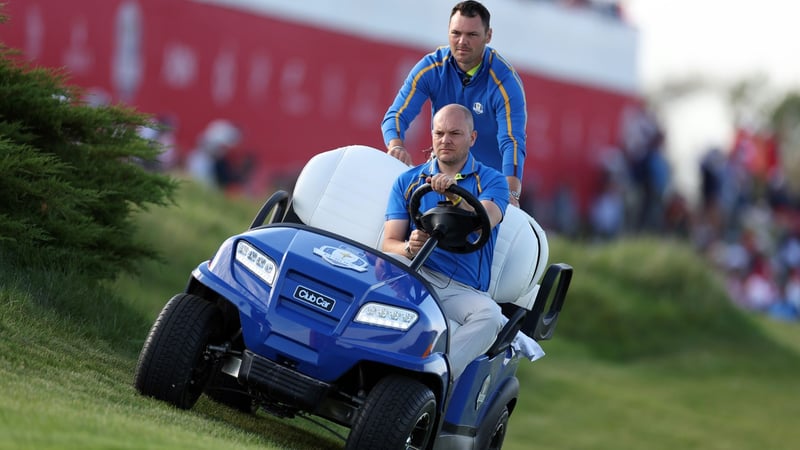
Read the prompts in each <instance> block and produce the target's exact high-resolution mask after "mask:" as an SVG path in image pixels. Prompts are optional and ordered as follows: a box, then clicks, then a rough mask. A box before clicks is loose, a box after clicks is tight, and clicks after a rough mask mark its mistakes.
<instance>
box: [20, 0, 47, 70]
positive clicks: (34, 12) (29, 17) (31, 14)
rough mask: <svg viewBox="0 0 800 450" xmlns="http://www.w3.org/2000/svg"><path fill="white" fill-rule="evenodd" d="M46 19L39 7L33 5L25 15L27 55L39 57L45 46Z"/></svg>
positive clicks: (34, 57) (33, 57)
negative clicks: (43, 17)
mask: <svg viewBox="0 0 800 450" xmlns="http://www.w3.org/2000/svg"><path fill="white" fill-rule="evenodd" d="M44 38H45V36H44V20H43V19H42V12H41V11H40V10H39V7H38V6H36V5H33V7H32V8H31V9H29V10H28V11H27V14H26V15H25V47H24V48H25V55H26V56H27V57H28V58H30V59H39V57H41V54H42V49H43V48H44Z"/></svg>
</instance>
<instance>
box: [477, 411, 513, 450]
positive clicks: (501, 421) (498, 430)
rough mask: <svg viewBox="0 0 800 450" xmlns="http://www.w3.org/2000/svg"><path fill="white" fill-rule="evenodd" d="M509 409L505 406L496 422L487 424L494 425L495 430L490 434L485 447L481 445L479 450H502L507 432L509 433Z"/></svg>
mask: <svg viewBox="0 0 800 450" xmlns="http://www.w3.org/2000/svg"><path fill="white" fill-rule="evenodd" d="M509 415H510V414H509V413H508V407H507V406H504V407H503V409H502V410H501V411H500V415H498V416H497V418H496V419H495V420H494V421H491V422H487V423H491V424H493V430H492V432H491V433H489V434H488V436H489V439H488V442H486V443H485V445H480V446H479V448H485V449H488V450H500V449H501V448H503V441H505V439H506V432H507V431H508V418H509Z"/></svg>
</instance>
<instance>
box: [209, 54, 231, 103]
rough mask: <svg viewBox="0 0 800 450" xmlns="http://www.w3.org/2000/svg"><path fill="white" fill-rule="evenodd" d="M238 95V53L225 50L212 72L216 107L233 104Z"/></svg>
mask: <svg viewBox="0 0 800 450" xmlns="http://www.w3.org/2000/svg"><path fill="white" fill-rule="evenodd" d="M235 95H236V51H235V50H232V49H227V48H226V49H223V50H221V51H220V52H219V54H218V55H217V57H216V58H215V59H214V66H213V68H212V71H211V98H212V100H213V101H214V104H215V105H216V106H223V105H226V104H228V103H230V102H231V100H233V97H234V96H235Z"/></svg>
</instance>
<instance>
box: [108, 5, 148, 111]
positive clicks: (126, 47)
mask: <svg viewBox="0 0 800 450" xmlns="http://www.w3.org/2000/svg"><path fill="white" fill-rule="evenodd" d="M143 72H144V55H143V50H142V11H141V10H140V8H139V4H138V3H136V2H134V1H128V2H125V3H123V4H121V5H120V6H119V9H118V10H117V18H116V21H115V26H114V56H113V58H112V60H111V82H112V84H113V86H114V90H115V91H116V93H117V94H118V95H119V97H120V98H121V99H122V100H123V101H125V102H130V101H131V100H132V99H133V98H134V96H135V95H136V92H137V91H138V90H139V86H140V85H141V84H142V81H143V80H142V78H143V75H142V74H143Z"/></svg>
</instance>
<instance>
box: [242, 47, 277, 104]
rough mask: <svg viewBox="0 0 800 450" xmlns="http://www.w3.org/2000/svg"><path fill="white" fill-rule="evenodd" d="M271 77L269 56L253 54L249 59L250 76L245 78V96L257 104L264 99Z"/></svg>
mask: <svg viewBox="0 0 800 450" xmlns="http://www.w3.org/2000/svg"><path fill="white" fill-rule="evenodd" d="M271 77H272V59H270V57H269V55H264V54H255V55H253V57H252V58H251V59H250V74H249V76H248V77H247V94H248V95H247V96H248V98H249V99H250V101H251V102H252V103H255V104H258V103H260V102H261V101H262V100H264V99H266V97H267V91H268V90H269V82H270V80H271Z"/></svg>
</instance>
